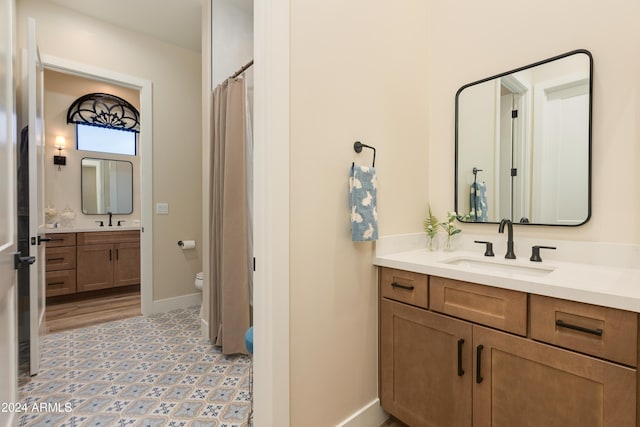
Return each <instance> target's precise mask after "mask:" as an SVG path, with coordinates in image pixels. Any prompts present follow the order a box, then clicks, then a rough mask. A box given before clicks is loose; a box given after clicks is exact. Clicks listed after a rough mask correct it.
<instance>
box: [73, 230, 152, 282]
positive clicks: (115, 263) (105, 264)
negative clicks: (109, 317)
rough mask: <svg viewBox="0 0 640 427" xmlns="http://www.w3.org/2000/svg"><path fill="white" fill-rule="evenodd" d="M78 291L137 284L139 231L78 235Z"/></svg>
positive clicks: (138, 274) (138, 273) (138, 279)
mask: <svg viewBox="0 0 640 427" xmlns="http://www.w3.org/2000/svg"><path fill="white" fill-rule="evenodd" d="M77 250H78V253H77V262H78V267H77V287H78V292H84V291H94V290H98V289H106V288H113V287H117V286H127V285H133V284H138V283H140V232H139V231H104V232H87V233H78V249H77Z"/></svg>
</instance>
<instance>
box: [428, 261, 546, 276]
mask: <svg viewBox="0 0 640 427" xmlns="http://www.w3.org/2000/svg"><path fill="white" fill-rule="evenodd" d="M440 262H441V263H443V264H448V265H454V266H457V267H461V268H464V269H465V270H471V271H478V272H484V273H502V274H505V273H507V274H517V275H525V276H538V277H540V276H546V275H547V274H549V273H551V272H552V271H554V270H555V269H556V267H554V266H549V265H535V264H533V263H532V265H527V264H523V263H516V262H517V261H507V260H505V261H502V260H495V259H493V260H489V259H487V260H484V259H480V258H473V257H464V256H463V257H455V258H448V259H445V260H442V261H440Z"/></svg>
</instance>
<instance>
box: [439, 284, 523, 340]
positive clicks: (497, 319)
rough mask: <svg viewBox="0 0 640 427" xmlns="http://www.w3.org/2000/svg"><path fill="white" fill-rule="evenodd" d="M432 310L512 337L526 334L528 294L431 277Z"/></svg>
mask: <svg viewBox="0 0 640 427" xmlns="http://www.w3.org/2000/svg"><path fill="white" fill-rule="evenodd" d="M429 288H430V292H429V300H430V306H431V309H432V310H434V311H439V312H441V313H445V314H449V315H451V316H455V317H460V318H462V319H466V320H470V321H472V322H476V323H480V324H482V325H486V326H491V327H494V328H499V329H502V330H504V331H507V332H512V333H514V334H519V335H523V336H524V335H526V334H527V294H526V293H524V292H519V291H512V290H509V289H501V288H494V287H492V286H484V285H478V284H475V283H469V282H462V281H459V280H453V279H444V278H442V277H435V276H431V278H430V280H429Z"/></svg>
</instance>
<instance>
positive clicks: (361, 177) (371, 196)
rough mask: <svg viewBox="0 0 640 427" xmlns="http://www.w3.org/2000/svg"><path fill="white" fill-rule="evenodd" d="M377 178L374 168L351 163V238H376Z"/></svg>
mask: <svg viewBox="0 0 640 427" xmlns="http://www.w3.org/2000/svg"><path fill="white" fill-rule="evenodd" d="M377 187H378V178H377V177H376V171H375V169H374V168H370V167H367V166H360V165H353V166H352V167H351V173H350V175H349V208H350V210H351V240H353V241H354V242H366V241H369V240H378V212H377V210H376V208H377V200H376V191H377Z"/></svg>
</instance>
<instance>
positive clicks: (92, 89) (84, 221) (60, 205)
mask: <svg viewBox="0 0 640 427" xmlns="http://www.w3.org/2000/svg"><path fill="white" fill-rule="evenodd" d="M88 93H109V94H112V95H116V96H119V97H121V98H123V99H125V100H127V101H128V102H129V103H131V104H132V105H133V106H134V107H136V108H137V109H139V108H140V102H139V101H140V97H139V96H140V95H139V92H138V91H137V90H135V89H130V88H125V87H122V86H116V85H113V84H109V83H105V82H99V81H95V80H89V79H86V78H83V77H79V76H72V75H70V74H63V73H59V72H57V71H53V70H45V71H44V117H45V123H46V126H45V136H44V139H45V147H46V148H45V156H44V158H45V164H44V171H45V203H46V205H47V206H48V207H54V208H55V209H56V210H57V211H58V212H62V210H64V209H66V208H67V207H68V208H70V209H73V211H74V212H75V214H76V218H75V220H73V221H72V222H71V224H70V226H72V227H93V226H95V225H96V224H95V223H94V221H95V220H103V221H104V220H106V219H107V216H106V215H84V214H83V213H82V206H81V195H80V193H81V191H80V170H81V167H80V163H81V160H82V158H84V157H94V158H100V159H110V160H124V161H127V162H131V163H132V165H133V213H132V214H130V215H116V216H114V221H113V224H114V225H115V224H116V222H115V221H117V220H125V221H126V222H125V225H128V226H131V225H134V220H140V156H139V155H138V156H123V155H117V154H110V153H98V152H93V151H82V150H77V149H76V148H75V143H76V129H75V126H74V125H71V124H67V111H68V109H69V106H71V104H72V103H73V102H74V101H75V100H76V99H78V98H79V97H80V96H82V95H86V94H88ZM58 135H62V136H64V137H65V138H66V144H65V149H64V150H62V155H63V156H65V157H66V158H67V165H66V166H61V167H60V170H58V166H56V165H54V164H53V160H52V159H53V156H54V155H57V154H58V150H57V149H56V148H55V138H56V136H58ZM106 224H107V223H106V222H105V225H106Z"/></svg>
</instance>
